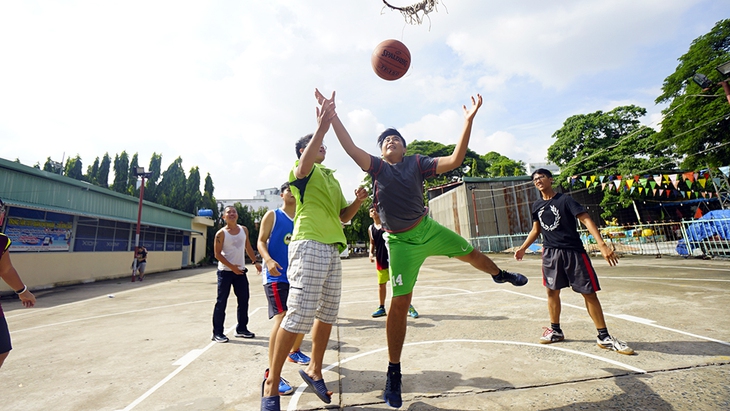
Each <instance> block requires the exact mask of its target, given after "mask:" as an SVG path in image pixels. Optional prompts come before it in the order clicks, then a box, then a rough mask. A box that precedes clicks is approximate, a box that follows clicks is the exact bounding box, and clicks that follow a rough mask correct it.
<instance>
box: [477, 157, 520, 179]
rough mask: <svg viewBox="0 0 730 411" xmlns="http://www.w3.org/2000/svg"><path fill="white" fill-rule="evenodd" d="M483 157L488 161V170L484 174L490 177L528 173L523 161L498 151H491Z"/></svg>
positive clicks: (485, 161)
mask: <svg viewBox="0 0 730 411" xmlns="http://www.w3.org/2000/svg"><path fill="white" fill-rule="evenodd" d="M481 158H482V160H484V163H486V172H483V173H482V174H486V175H487V176H488V177H509V176H524V175H526V174H527V172H526V171H525V163H524V162H523V161H518V160H512V159H511V158H509V157H506V156H503V155H501V154H499V153H497V152H496V151H490V152H489V153H487V154H485V155H483V156H481ZM471 177H478V176H471Z"/></svg>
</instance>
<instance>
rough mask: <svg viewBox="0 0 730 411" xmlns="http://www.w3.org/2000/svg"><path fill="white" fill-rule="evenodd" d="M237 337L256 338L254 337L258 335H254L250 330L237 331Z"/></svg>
mask: <svg viewBox="0 0 730 411" xmlns="http://www.w3.org/2000/svg"><path fill="white" fill-rule="evenodd" d="M235 336H236V337H238V338H254V337H256V334H254V333H252V332H251V331H249V330H243V331H236V334H235Z"/></svg>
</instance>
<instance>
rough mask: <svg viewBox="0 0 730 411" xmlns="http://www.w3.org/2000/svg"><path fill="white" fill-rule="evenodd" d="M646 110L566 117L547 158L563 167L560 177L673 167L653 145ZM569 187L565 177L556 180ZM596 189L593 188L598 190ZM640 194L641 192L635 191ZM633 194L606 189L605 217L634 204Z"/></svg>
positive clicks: (619, 109) (620, 109)
mask: <svg viewBox="0 0 730 411" xmlns="http://www.w3.org/2000/svg"><path fill="white" fill-rule="evenodd" d="M645 114H646V110H645V109H644V108H642V107H637V106H633V105H631V106H622V107H616V108H615V109H613V110H611V111H609V112H607V113H604V112H603V111H596V112H594V113H590V114H579V115H575V116H572V117H570V118H568V119H567V120H565V122H564V123H563V127H562V128H560V129H559V130H558V131H556V132H555V133H554V134H553V136H552V137H553V138H555V143H553V144H552V145H551V146H550V147H549V148H548V156H547V158H548V160H549V161H550V162H552V163H553V164H556V165H558V166H560V169H561V176H575V175H581V174H583V175H586V174H598V175H609V174H621V175H631V174H644V173H649V172H651V171H652V170H657V169H659V168H671V167H673V166H674V164H673V162H672V161H671V159H669V158H667V157H666V156H664V155H663V154H662V152H661V150H660V149H659V148H658V147H657V146H656V145H655V144H654V139H653V136H654V134H656V132H655V131H654V129H652V128H649V127H646V126H643V125H641V124H640V123H639V119H640V118H641V117H642V116H644V115H645ZM556 183H557V184H561V185H563V186H564V187H568V181H567V179H566V178H560V179H557V180H556ZM598 189H600V186H598V187H597V188H593V189H591V190H598ZM633 196H638V193H635V194H633ZM632 199H633V198H632V195H631V194H630V193H628V192H622V193H620V194H616V193H612V192H609V191H608V190H606V191H604V198H603V201H602V202H601V206H602V207H604V211H605V213H604V215H603V217H604V218H608V217H609V216H610V215H611V214H612V213H613V212H615V211H616V210H617V209H618V208H621V207H626V206H628V205H629V204H631V201H632Z"/></svg>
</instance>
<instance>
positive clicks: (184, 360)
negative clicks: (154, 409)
mask: <svg viewBox="0 0 730 411" xmlns="http://www.w3.org/2000/svg"><path fill="white" fill-rule="evenodd" d="M260 309H262V307H259V308H257V309H255V310H253V312H251V314H250V315H251V316H253V315H254V314H256V313H257V312H258V311H259V310H260ZM235 328H236V326H235V325H234V326H233V327H231V328H229V329H228V330H226V331H225V332H226V333H230V332H231V331H234V329H235ZM217 344H218V343H217V342H215V341H211V342H209V343H208V345H206V346H205V347H204V348H197V349H193V350H191V351H190V352H188V353H187V354H185V355H184V356H182V357H181V358H180V359H179V360H177V361H175V362H174V363H172V365H177V366H178V367H177V368H176V369H175V371H173V372H171V373H170V374H168V375H167V377H165V378H163V379H162V380H160V382H158V383H157V384H155V386H154V387H152V388H150V389H149V390H147V392H145V393H144V394H142V395H141V396H140V397H139V398H137V399H136V400H134V401H132V403H131V404H129V405H127V406H126V407H124V408H123V409H122V411H129V410H131V409H133V408H134V407H136V406H137V405H139V404H140V403H141V402H142V401H144V400H145V399H147V397H149V396H150V395H152V394H154V393H155V391H157V390H158V389H160V388H161V387H162V386H163V385H165V384H167V382H168V381H170V380H171V379H172V378H173V377H175V376H176V375H178V374H179V373H180V372H181V371H182V370H184V369H185V368H186V367H187V366H188V365H190V364H191V363H192V362H193V361H195V360H196V359H198V358H199V357H200V356H201V355H203V353H204V352H206V351H208V350H209V349H210V348H211V347H213V346H214V345H217Z"/></svg>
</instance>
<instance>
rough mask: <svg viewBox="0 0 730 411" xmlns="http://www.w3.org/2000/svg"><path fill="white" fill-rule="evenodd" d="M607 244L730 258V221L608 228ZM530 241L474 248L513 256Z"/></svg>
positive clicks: (506, 238)
mask: <svg viewBox="0 0 730 411" xmlns="http://www.w3.org/2000/svg"><path fill="white" fill-rule="evenodd" d="M599 231H600V232H601V236H602V237H603V239H604V241H606V242H608V243H610V244H611V245H612V246H613V247H614V249H615V250H616V251H617V252H618V253H619V254H634V255H652V256H657V257H661V256H681V257H702V256H706V257H712V258H730V219H726V218H722V219H711V220H690V221H681V222H676V223H656V224H639V225H635V226H606V227H601V228H600V229H599ZM579 233H580V237H581V239H582V240H583V245H584V246H585V248H586V250H588V251H589V252H599V250H598V246H597V245H596V241H595V239H594V238H593V236H592V235H591V234H590V233H588V231H587V230H585V229H584V230H579ZM526 238H527V233H521V234H513V235H499V236H486V237H475V238H472V239H471V244H472V246H474V248H476V249H478V250H480V251H482V252H487V253H489V252H491V253H514V250H516V249H517V247H519V246H521V245H522V243H523V242H524V241H525V239H526ZM541 243H542V240H541V239H538V241H536V242H535V244H533V245H532V246H531V247H530V249H531V251H532V252H535V253H539V252H540V251H541V250H542V245H541Z"/></svg>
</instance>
